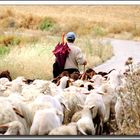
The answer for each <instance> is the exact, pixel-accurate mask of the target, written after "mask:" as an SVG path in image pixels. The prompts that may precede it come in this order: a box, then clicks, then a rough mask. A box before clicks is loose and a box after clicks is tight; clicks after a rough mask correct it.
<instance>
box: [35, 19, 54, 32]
mask: <svg viewBox="0 0 140 140" xmlns="http://www.w3.org/2000/svg"><path fill="white" fill-rule="evenodd" d="M54 25H55V21H54V20H53V19H52V18H48V17H45V18H44V19H43V20H42V21H41V22H40V24H39V27H38V28H39V29H41V30H42V31H44V30H45V31H48V30H50V29H51V28H52V27H54Z"/></svg>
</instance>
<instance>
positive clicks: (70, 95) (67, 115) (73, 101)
mask: <svg viewBox="0 0 140 140" xmlns="http://www.w3.org/2000/svg"><path fill="white" fill-rule="evenodd" d="M62 96H63V98H64V100H66V101H67V104H68V108H69V110H67V109H65V110H64V121H63V123H64V124H68V123H70V122H71V118H72V116H73V114H74V113H75V112H77V111H79V110H80V109H81V108H80V107H79V106H78V104H81V105H83V104H84V102H85V100H84V98H83V96H82V94H80V93H76V92H63V93H62Z"/></svg>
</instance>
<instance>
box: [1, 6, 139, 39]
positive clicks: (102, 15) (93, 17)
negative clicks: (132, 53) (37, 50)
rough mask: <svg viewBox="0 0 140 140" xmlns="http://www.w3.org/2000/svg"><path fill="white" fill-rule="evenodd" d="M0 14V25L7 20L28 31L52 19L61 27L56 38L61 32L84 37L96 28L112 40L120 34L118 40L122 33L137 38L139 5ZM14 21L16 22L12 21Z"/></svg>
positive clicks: (26, 8) (7, 8)
mask: <svg viewBox="0 0 140 140" xmlns="http://www.w3.org/2000/svg"><path fill="white" fill-rule="evenodd" d="M4 11H5V13H4ZM0 13H1V14H0V18H1V21H2V19H3V22H4V19H5V23H7V20H9V22H10V23H12V24H14V23H13V22H15V24H18V25H20V26H22V27H27V28H31V29H34V28H36V24H38V23H39V22H40V20H41V19H42V18H45V17H51V18H53V19H55V21H56V22H57V23H58V25H60V27H56V30H57V32H54V33H58V34H59V32H62V31H65V32H67V31H70V30H73V31H75V32H76V33H77V34H79V35H85V34H90V33H95V32H96V31H97V28H96V27H98V30H102V35H107V36H113V37H115V36H116V35H118V34H121V35H122V36H120V38H121V37H124V35H123V32H125V33H128V34H130V33H131V38H136V37H137V36H140V18H139V13H140V6H139V5H132V6H124V5H111V6H109V5H108V6H107V5H106V6H105V5H100V6H97V5H88V6H87V5H85V6H84V5H83V6H78V5H74V6H71V5H65V6H63V5H60V6H57V5H50V6H48V5H33V6H31V5H27V6H0ZM2 13H3V14H2ZM8 17H10V18H8ZM14 18H16V20H15V21H13V19H14ZM21 21H22V22H21ZM2 24H3V25H5V26H7V25H6V24H4V23H2ZM22 24H23V25H22ZM10 25H11V24H10ZM10 25H9V24H8V26H10ZM28 26H30V27H28ZM112 34H113V35H112ZM117 37H118V36H117Z"/></svg>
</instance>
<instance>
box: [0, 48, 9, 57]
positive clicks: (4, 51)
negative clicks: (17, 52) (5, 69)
mask: <svg viewBox="0 0 140 140" xmlns="http://www.w3.org/2000/svg"><path fill="white" fill-rule="evenodd" d="M9 52H10V48H9V47H5V46H1V47H0V57H1V56H4V55H6V54H8V53H9Z"/></svg>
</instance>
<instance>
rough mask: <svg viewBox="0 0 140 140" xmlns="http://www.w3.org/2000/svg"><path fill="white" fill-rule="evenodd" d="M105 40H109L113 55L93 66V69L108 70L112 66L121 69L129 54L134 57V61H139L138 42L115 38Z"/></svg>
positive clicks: (139, 43) (139, 47)
mask: <svg viewBox="0 0 140 140" xmlns="http://www.w3.org/2000/svg"><path fill="white" fill-rule="evenodd" d="M105 41H110V42H111V44H112V46H113V53H114V56H113V57H112V58H111V59H109V60H107V61H106V62H104V63H103V64H101V65H99V66H97V67H95V68H94V69H95V71H97V72H98V71H106V72H108V71H109V70H111V69H113V68H115V69H119V70H121V69H123V67H124V64H125V61H126V60H127V58H128V57H130V56H131V57H133V58H134V62H136V63H137V62H140V42H138V41H129V40H117V39H105Z"/></svg>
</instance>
